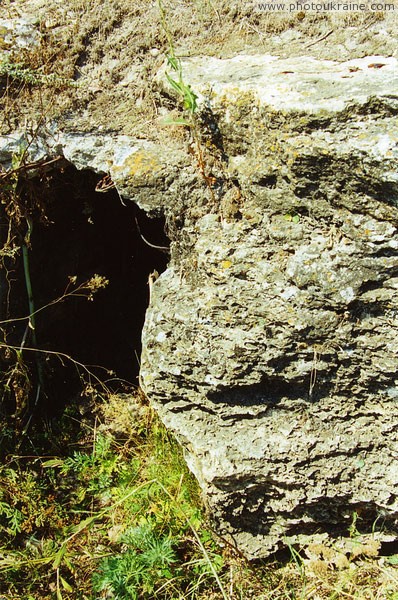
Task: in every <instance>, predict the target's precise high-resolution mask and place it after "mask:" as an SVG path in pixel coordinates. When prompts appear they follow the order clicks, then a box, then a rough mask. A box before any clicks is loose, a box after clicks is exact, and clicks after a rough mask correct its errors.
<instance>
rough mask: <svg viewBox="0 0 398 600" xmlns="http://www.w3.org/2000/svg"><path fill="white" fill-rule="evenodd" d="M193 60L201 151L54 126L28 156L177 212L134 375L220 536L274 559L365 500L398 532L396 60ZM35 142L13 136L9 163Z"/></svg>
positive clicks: (147, 205)
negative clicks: (178, 446) (104, 180)
mask: <svg viewBox="0 0 398 600" xmlns="http://www.w3.org/2000/svg"><path fill="white" fill-rule="evenodd" d="M183 74H184V79H185V80H186V81H187V82H189V83H191V85H192V87H193V89H194V90H195V92H197V93H198V94H199V96H200V102H201V112H200V118H198V121H197V125H196V131H195V134H196V136H197V137H198V138H199V139H200V148H201V152H202V159H200V157H199V156H198V148H197V146H196V144H195V143H194V140H192V139H191V144H190V152H187V148H186V146H185V142H184V141H183V137H182V136H181V135H180V137H177V136H176V139H173V138H172V137H171V136H169V138H166V137H165V141H164V143H160V142H155V141H152V140H145V139H136V138H134V137H132V136H126V135H122V134H117V133H113V132H109V131H101V130H97V131H92V130H91V131H90V132H89V133H85V134H82V133H81V132H79V130H78V128H77V127H76V128H75V129H74V128H73V124H69V126H68V130H67V131H66V130H65V131H62V130H60V128H59V126H58V124H57V123H55V124H54V125H53V127H50V126H49V125H47V127H46V129H45V130H43V132H41V131H40V132H39V134H38V135H36V137H35V138H34V139H33V140H31V139H30V140H29V142H30V146H29V154H28V159H29V160H32V161H34V160H39V159H42V158H45V157H48V158H51V157H54V156H56V155H59V154H62V155H63V156H65V157H66V158H67V159H68V160H70V161H71V162H72V163H73V164H75V165H76V166H77V167H78V168H80V169H84V168H90V169H93V170H95V171H97V172H101V173H110V174H111V176H112V178H113V180H114V182H115V183H116V185H117V188H118V190H119V193H120V194H121V196H122V197H123V198H124V199H127V198H130V199H131V200H134V201H135V202H137V203H138V204H139V205H140V206H141V207H142V208H144V209H145V210H147V211H149V212H159V211H161V212H163V213H164V214H165V215H166V217H167V220H168V231H169V235H170V236H171V242H172V244H171V261H170V265H169V268H168V269H167V271H166V272H165V273H163V274H162V275H161V277H160V278H159V279H158V280H157V281H156V282H155V284H154V286H153V290H152V292H153V293H152V300H151V305H150V307H149V309H148V312H147V318H146V324H145V328H144V332H143V356H142V372H141V380H142V383H143V386H144V388H145V390H146V392H147V394H148V396H149V398H150V399H151V401H152V402H153V404H154V405H155V406H156V408H157V409H158V411H159V414H160V415H161V417H162V419H163V421H164V422H165V424H166V425H167V426H168V427H170V429H172V430H173V431H174V432H175V433H176V434H177V436H178V438H179V439H180V441H181V443H182V444H183V446H184V448H185V450H186V458H187V461H188V464H189V465H190V467H191V469H192V470H193V472H194V473H195V474H196V476H197V478H198V480H199V482H200V484H201V486H202V489H203V491H204V493H205V496H206V498H207V501H208V504H209V506H210V508H211V511H212V514H213V517H214V519H215V522H216V523H217V526H218V530H219V532H220V533H222V534H224V535H226V536H230V537H231V539H232V540H234V541H235V542H236V543H237V544H238V546H239V547H240V549H241V550H242V551H244V552H245V553H246V554H247V555H248V556H265V555H267V554H268V553H270V552H272V551H274V550H276V549H278V548H280V547H282V546H284V545H285V544H286V543H288V542H300V543H305V542H306V541H308V540H313V539H314V538H316V536H322V535H324V534H326V533H329V534H330V535H332V536H333V535H336V536H337V535H340V534H344V532H345V531H346V529H347V527H348V526H349V524H350V523H351V520H352V515H353V513H354V512H356V513H357V514H358V515H359V519H360V521H358V526H359V525H360V527H361V529H362V530H366V529H367V530H369V531H370V530H371V529H372V526H373V525H374V523H375V522H376V521H377V519H378V517H382V519H381V518H380V519H379V520H378V521H377V523H376V527H377V526H378V525H379V524H381V523H383V524H384V527H385V532H386V534H389V535H390V536H392V537H394V536H396V529H395V530H394V523H395V521H396V519H397V515H398V501H397V493H396V490H397V484H398V467H397V461H396V458H397V454H398V444H397V440H398V433H397V430H398V404H397V402H398V376H397V367H398V356H397V355H398V343H397V342H398V335H397V331H398V300H397V290H398V257H397V253H398V234H397V222H398V218H397V217H398V207H397V205H398V177H397V162H398V161H397V158H398V148H397V139H398V126H397V121H396V115H397V112H398V94H397V61H396V59H394V58H391V57H382V56H377V57H374V56H372V57H367V58H366V57H365V58H363V59H358V60H356V61H349V62H348V63H341V64H339V63H336V62H332V61H317V60H314V59H312V58H306V57H301V58H300V59H289V60H281V59H278V58H277V57H261V56H249V57H247V56H239V57H236V58H234V59H230V60H226V61H220V60H216V59H210V58H209V57H206V58H205V59H189V60H186V61H184V63H183ZM161 80H162V82H164V77H163V76H162V78H161ZM193 137H195V136H193ZM166 139H167V141H166ZM25 142H26V136H25V134H23V133H18V132H14V133H13V134H11V135H7V136H5V137H3V138H1V139H0V162H2V163H3V164H4V165H5V166H6V167H7V166H9V163H10V161H11V158H12V155H13V154H14V153H16V152H18V151H19V150H20V149H21V147H23V145H24V143H25ZM203 175H205V177H204V176H203Z"/></svg>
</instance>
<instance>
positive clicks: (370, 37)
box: [0, 0, 398, 138]
mask: <svg viewBox="0 0 398 600" xmlns="http://www.w3.org/2000/svg"><path fill="white" fill-rule="evenodd" d="M260 4H261V3H259V2H254V1H252V2H244V1H234V0H229V1H228V0H218V1H216V0H170V1H167V0H165V1H164V2H160V0H137V1H135V2H129V1H127V0H106V1H105V2H104V1H102V0H92V1H91V0H65V1H64V2H60V1H59V0H25V1H24V0H16V1H15V0H14V1H13V0H5V2H3V3H2V6H1V7H0V19H12V18H16V17H22V18H25V19H27V20H28V21H30V22H31V23H32V24H33V25H34V27H35V28H36V30H37V32H39V36H38V37H37V40H38V43H32V44H30V45H28V46H27V47H26V48H22V49H21V48H17V47H12V45H10V44H9V43H7V41H6V40H4V39H3V42H2V38H1V35H2V32H1V28H0V63H1V60H4V56H5V55H4V54H3V58H1V56H2V55H1V53H4V52H5V53H6V54H8V61H9V63H10V64H12V65H18V68H19V71H18V72H17V73H15V70H14V72H13V73H11V75H10V74H8V75H7V76H6V77H4V76H3V77H2V78H0V81H1V83H2V86H1V88H0V94H1V96H2V98H1V100H0V102H1V105H2V123H1V127H2V130H3V132H4V133H6V132H9V131H11V130H13V129H15V127H16V126H18V125H21V124H22V123H26V122H28V123H34V122H37V121H38V119H41V120H42V121H45V122H49V121H51V120H53V119H54V118H56V119H57V120H58V121H59V122H60V124H61V126H62V127H63V128H64V129H65V128H66V129H72V130H74V131H76V130H79V131H91V130H98V129H103V130H105V131H108V132H109V131H115V132H120V133H124V134H128V135H132V136H134V137H138V138H139V137H145V138H148V137H150V138H157V137H158V136H159V135H161V131H160V129H161V127H160V126H159V122H160V113H161V112H162V109H163V110H164V109H165V108H166V109H172V108H173V107H175V99H174V98H169V97H167V96H166V95H165V93H164V92H162V91H161V90H160V87H159V84H158V83H157V81H156V74H157V73H158V71H159V69H160V67H161V66H162V64H163V63H164V61H165V57H166V55H167V54H168V53H170V44H172V45H173V46H174V50H175V54H176V55H177V56H179V57H185V56H193V55H209V56H216V57H220V58H222V57H231V56H234V55H236V54H238V53H246V54H259V53H263V54H273V55H278V56H281V57H288V56H304V55H306V56H312V57H314V58H322V59H330V60H339V61H344V60H349V59H352V58H358V57H362V56H367V55H368V56H370V55H380V56H394V55H396V54H397V47H398V45H397V25H398V3H397V2H396V0H395V1H394V5H393V4H389V10H385V11H380V12H375V11H371V10H369V11H362V12H346V11H341V12H336V11H329V12H322V13H317V12H314V11H308V10H297V9H294V10H293V11H292V12H288V10H285V11H281V12H277V13H275V12H270V11H266V10H263V9H261V6H260ZM286 6H287V5H286ZM299 7H300V6H299ZM299 7H298V8H299ZM1 42H2V43H1ZM21 70H22V71H21ZM3 72H4V69H3ZM31 72H32V73H36V74H37V73H38V74H39V75H40V77H42V80H41V82H40V81H39V82H38V81H37V80H36V81H33V83H32V82H31V81H30V80H29V73H31ZM21 73H22V75H21ZM48 76H51V77H53V79H51V78H49V77H48Z"/></svg>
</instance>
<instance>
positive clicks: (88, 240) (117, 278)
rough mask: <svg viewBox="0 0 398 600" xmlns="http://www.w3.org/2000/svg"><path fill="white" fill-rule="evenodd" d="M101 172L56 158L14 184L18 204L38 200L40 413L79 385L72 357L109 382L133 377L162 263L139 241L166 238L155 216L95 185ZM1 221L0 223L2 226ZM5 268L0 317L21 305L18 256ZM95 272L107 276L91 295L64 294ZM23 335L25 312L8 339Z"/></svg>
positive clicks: (161, 256) (33, 261)
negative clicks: (55, 163) (57, 163)
mask: <svg viewBox="0 0 398 600" xmlns="http://www.w3.org/2000/svg"><path fill="white" fill-rule="evenodd" d="M100 179H101V175H98V174H95V173H93V172H91V171H78V170H77V169H76V168H75V167H74V166H73V165H71V164H70V163H67V162H66V161H65V162H63V163H62V167H58V168H57V169H53V170H51V171H49V172H47V173H46V174H45V176H43V174H42V175H41V176H40V177H39V176H38V177H36V178H29V179H26V180H24V181H23V182H22V187H21V190H20V195H21V197H22V201H23V202H25V204H26V202H28V201H30V202H31V204H32V201H33V203H35V202H36V203H39V204H40V207H39V208H37V214H36V218H34V219H33V228H32V232H31V235H30V248H29V251H28V253H29V270H30V278H31V284H32V291H33V299H34V305H35V310H36V311H37V310H38V309H40V310H39V312H37V314H36V317H35V321H36V323H35V337H36V344H37V348H39V349H41V350H44V351H46V353H43V354H42V360H41V362H42V369H43V371H44V380H45V386H44V387H45V389H44V390H43V393H42V396H43V400H42V401H41V402H40V406H41V410H40V412H43V410H44V412H45V413H46V414H49V413H50V414H53V415H54V414H57V412H59V411H60V410H62V409H64V408H65V406H66V405H67V404H68V402H69V399H71V398H72V397H73V395H75V396H76V394H79V393H80V392H81V379H82V370H81V369H79V368H78V365H77V363H81V364H82V365H85V366H87V368H88V370H89V371H90V373H92V374H93V375H94V380H95V379H96V378H99V379H100V380H101V381H104V382H105V383H106V385H107V387H108V388H109V389H111V390H115V389H116V390H118V389H120V386H122V385H123V382H129V383H132V384H134V385H137V384H138V373H139V357H140V354H141V331H142V327H143V323H144V319H145V311H146V308H147V306H148V302H149V289H148V276H149V274H150V273H151V272H153V271H154V270H157V271H158V272H159V273H161V272H162V271H164V270H165V268H166V266H167V261H168V254H167V251H166V252H165V251H161V250H159V249H156V248H154V247H151V246H150V245H149V244H148V243H147V242H146V241H145V240H147V241H148V242H150V243H153V244H154V245H159V246H166V247H167V246H168V244H169V241H168V239H167V237H166V235H165V220H164V218H163V217H159V216H158V217H154V216H152V218H150V217H149V216H148V215H147V214H146V213H145V212H144V211H142V210H140V209H139V208H138V207H137V206H136V205H135V204H134V203H133V202H129V201H124V202H122V200H121V198H120V196H119V194H118V192H117V191H116V190H115V189H109V190H108V191H107V192H105V193H100V192H98V191H96V186H98V182H99V181H100ZM29 197H30V200H29ZM24 198H25V200H24ZM3 219H4V215H2V220H3ZM6 227H7V224H6V223H4V222H3V223H2V229H3V232H4V231H5V228H6ZM20 237H21V236H20ZM144 238H145V239H144ZM21 243H22V237H21ZM6 272H7V281H5V275H4V274H3V282H2V285H3V288H5V287H7V288H8V293H7V308H6V307H5V300H4V298H5V295H4V294H3V302H2V312H3V315H4V316H3V317H2V318H3V319H4V318H7V319H10V318H14V319H15V318H16V317H20V316H21V314H22V315H27V314H29V303H28V298H27V291H26V285H25V282H24V279H25V278H24V266H23V261H22V258H21V257H19V258H18V260H17V261H14V262H13V265H12V267H11V266H9V267H8V270H7V269H6ZM95 275H98V276H101V277H103V278H105V279H106V280H107V281H108V284H107V285H106V287H105V288H104V289H99V290H98V291H97V292H96V293H95V294H94V295H93V296H92V299H91V300H90V299H88V298H87V296H88V294H87V293H83V294H79V293H76V294H73V293H72V294H70V292H71V291H72V290H73V289H77V288H78V287H79V285H83V284H84V283H85V282H87V281H89V280H90V279H92V278H93V277H94V276H95ZM65 295H66V297H65ZM62 297H64V298H63V299H62V300H61V301H57V299H59V298H62ZM43 307H45V308H43ZM41 309H42V310H41ZM5 313H6V314H5ZM24 335H26V321H21V322H15V323H14V324H13V326H12V328H11V329H10V330H9V331H8V334H7V343H10V344H13V345H15V346H19V345H20V343H21V340H22V339H23V336H24ZM29 338H30V339H28V340H26V344H25V345H26V346H29V345H30V346H32V334H31V332H29ZM57 353H59V355H57ZM24 354H25V352H24ZM26 354H28V353H26ZM64 356H70V357H71V358H72V359H73V361H77V362H73V361H70V360H68V359H66V358H63V357H64ZM29 360H32V359H31V357H30V359H29ZM31 371H32V372H33V371H34V369H31ZM83 374H85V375H87V373H86V372H85V373H83Z"/></svg>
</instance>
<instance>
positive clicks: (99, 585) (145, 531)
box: [93, 523, 177, 600]
mask: <svg viewBox="0 0 398 600" xmlns="http://www.w3.org/2000/svg"><path fill="white" fill-rule="evenodd" d="M121 542H122V543H123V544H125V546H126V549H125V551H124V552H123V553H121V554H117V555H116V556H110V557H107V558H105V559H104V560H103V561H102V562H101V564H100V567H99V569H98V571H97V572H96V573H95V574H94V577H93V589H94V591H96V592H107V594H110V595H111V597H113V598H115V600H127V599H128V598H131V599H132V600H135V599H137V598H139V597H142V596H145V597H148V598H149V597H153V596H152V595H153V593H154V592H155V590H156V588H157V587H160V586H161V585H162V584H163V583H164V582H165V581H167V580H170V579H172V578H173V576H174V573H173V571H174V570H173V563H176V562H177V555H176V553H175V551H174V549H173V542H172V540H171V539H170V537H168V536H157V535H156V533H155V531H154V530H153V528H152V526H151V524H150V523H144V524H142V525H140V526H138V527H135V528H133V529H130V530H128V531H126V533H125V534H124V535H123V536H122V537H121Z"/></svg>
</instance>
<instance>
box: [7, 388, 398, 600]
mask: <svg viewBox="0 0 398 600" xmlns="http://www.w3.org/2000/svg"><path fill="white" fill-rule="evenodd" d="M97 398H98V397H97ZM93 410H94V412H93V414H94V416H93V417H92V420H91V421H86V422H85V423H77V420H76V416H77V413H74V411H73V408H71V407H69V408H68V409H67V411H65V414H64V415H63V417H62V418H61V419H60V423H59V427H58V428H57V430H56V431H55V430H53V431H51V430H50V431H47V432H46V434H45V435H43V432H40V431H39V430H38V429H37V427H36V429H35V428H32V431H31V434H30V437H29V440H26V444H27V446H26V447H25V449H27V447H28V446H30V448H32V443H33V444H36V446H35V452H33V453H32V452H30V454H29V455H23V452H21V454H20V455H19V456H13V455H12V454H9V455H8V456H7V457H6V459H5V460H4V462H3V464H2V465H1V466H0V596H1V595H4V596H5V597H6V598H7V599H10V600H30V599H34V600H48V599H52V598H55V599H56V600H61V599H64V600H79V599H81V600H97V599H101V598H104V599H107V598H109V599H114V600H130V599H131V600H134V599H137V600H138V599H143V600H149V599H164V600H166V599H167V600H172V599H173V600H183V599H184V600H185V599H190V600H196V599H198V600H204V599H205V598H206V599H207V600H216V599H223V600H226V599H230V600H244V599H253V600H254V599H255V600H265V599H275V600H279V599H280V600H282V599H299V598H300V599H303V600H305V599H314V600H317V599H326V598H327V599H330V600H332V599H333V600H336V599H339V598H342V599H343V598H344V599H352V600H353V599H357V600H365V599H366V600H397V597H398V596H397V591H398V571H397V563H398V560H397V557H396V556H392V557H386V558H383V557H380V556H379V545H378V543H376V542H375V541H374V540H373V541H372V540H368V541H367V542H365V541H363V539H361V536H360V534H359V532H358V530H357V527H358V526H359V524H358V523H356V524H355V528H354V530H353V532H352V535H353V541H352V547H350V546H347V547H345V548H343V549H342V548H340V547H339V548H337V547H333V546H328V547H326V546H323V545H319V544H318V545H316V546H315V545H313V546H312V547H309V548H305V549H295V548H292V549H291V552H292V554H291V559H290V560H289V559H288V560H285V562H284V563H278V562H275V561H271V560H268V561H259V562H257V563H255V564H250V563H248V562H247V561H245V560H244V558H242V557H241V556H239V555H238V554H236V553H235V552H233V551H232V550H231V549H230V547H229V546H228V544H226V543H225V542H223V541H222V540H220V539H218V538H216V537H215V535H214V533H213V531H212V529H211V527H210V525H209V522H208V519H207V517H206V514H205V511H204V509H203V506H202V503H201V500H200V492H199V489H198V486H197V483H196V481H195V479H194V478H193V476H192V475H191V474H190V473H189V471H188V470H187V468H186V465H185V462H184V460H183V456H182V452H181V449H180V447H179V445H178V444H177V443H176V441H175V440H174V439H173V437H172V436H171V435H170V434H169V433H168V432H167V431H166V430H165V429H164V427H163V426H162V424H161V423H160V422H159V420H158V419H157V418H156V416H155V415H154V414H153V412H152V411H151V409H150V408H149V407H148V406H147V404H146V403H145V401H144V400H143V397H142V396H140V395H139V394H138V393H136V392H133V393H132V394H131V396H130V397H128V399H126V397H125V396H123V397H119V396H117V395H110V396H107V397H105V398H102V399H101V400H100V401H99V404H98V399H97V406H93ZM57 431H58V433H57ZM57 438H58V439H57ZM4 439H7V438H6V437H5V438H4ZM28 442H29V444H28ZM44 447H46V452H44ZM60 448H62V449H63V451H62V452H60V450H59V449H60ZM23 449H24V446H23V445H22V446H21V450H23Z"/></svg>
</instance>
